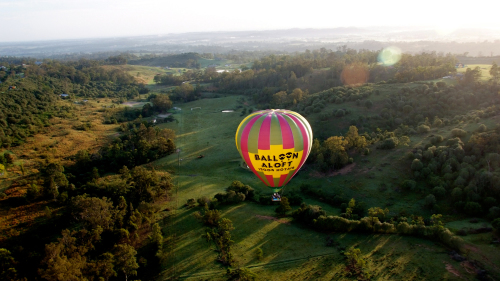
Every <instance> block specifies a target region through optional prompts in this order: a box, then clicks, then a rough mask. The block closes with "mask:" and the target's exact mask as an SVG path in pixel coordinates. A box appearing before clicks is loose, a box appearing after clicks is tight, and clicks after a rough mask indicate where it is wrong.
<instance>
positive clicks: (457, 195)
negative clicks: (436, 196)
mask: <svg viewBox="0 0 500 281" xmlns="http://www.w3.org/2000/svg"><path fill="white" fill-rule="evenodd" d="M462 194H463V192H462V189H461V188H460V187H455V188H454V189H453V190H452V191H451V198H452V199H453V200H454V201H460V200H461V199H462Z"/></svg>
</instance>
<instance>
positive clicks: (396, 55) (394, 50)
mask: <svg viewBox="0 0 500 281" xmlns="http://www.w3.org/2000/svg"><path fill="white" fill-rule="evenodd" d="M400 59H401V49H399V48H398V47H394V46H391V47H387V48H384V49H383V50H382V51H381V52H380V53H379V54H378V61H379V62H380V63H382V64H383V65H387V66H389V65H394V64H396V63H397V62H398V61H399V60H400Z"/></svg>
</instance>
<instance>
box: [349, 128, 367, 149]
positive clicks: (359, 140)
mask: <svg viewBox="0 0 500 281" xmlns="http://www.w3.org/2000/svg"><path fill="white" fill-rule="evenodd" d="M345 139H346V141H347V148H355V149H358V150H361V149H363V148H365V147H366V146H367V145H368V143H367V141H366V138H365V137H364V136H360V135H359V134H358V128H356V126H350V127H349V131H348V132H347V134H346V136H345Z"/></svg>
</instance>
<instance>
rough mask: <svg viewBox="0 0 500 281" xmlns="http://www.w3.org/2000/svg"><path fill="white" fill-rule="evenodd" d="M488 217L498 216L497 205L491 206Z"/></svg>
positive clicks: (499, 212) (499, 214)
mask: <svg viewBox="0 0 500 281" xmlns="http://www.w3.org/2000/svg"><path fill="white" fill-rule="evenodd" d="M488 217H489V218H490V219H492V220H494V219H497V218H500V208H499V207H491V208H490V213H489V214H488Z"/></svg>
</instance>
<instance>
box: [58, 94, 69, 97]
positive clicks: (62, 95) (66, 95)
mask: <svg viewBox="0 0 500 281" xmlns="http://www.w3.org/2000/svg"><path fill="white" fill-rule="evenodd" d="M59 96H60V97H61V98H68V97H69V95H68V94H60V95H59Z"/></svg>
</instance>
